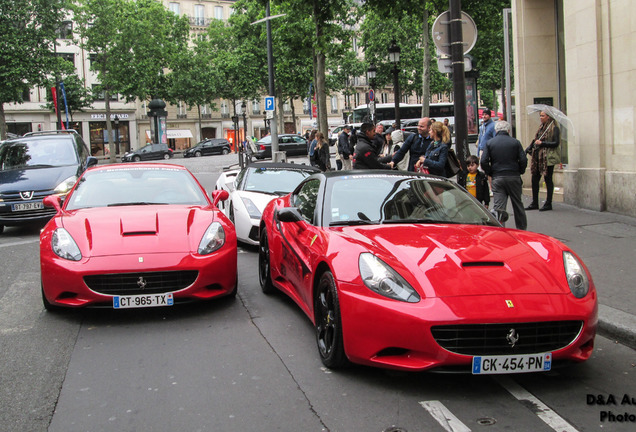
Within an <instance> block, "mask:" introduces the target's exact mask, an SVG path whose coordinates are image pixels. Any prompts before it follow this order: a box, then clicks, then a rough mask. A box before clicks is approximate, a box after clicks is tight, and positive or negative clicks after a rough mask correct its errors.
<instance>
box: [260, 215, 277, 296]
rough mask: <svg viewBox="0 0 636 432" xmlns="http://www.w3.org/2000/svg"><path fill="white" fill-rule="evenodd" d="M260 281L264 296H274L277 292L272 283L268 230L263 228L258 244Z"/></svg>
mask: <svg viewBox="0 0 636 432" xmlns="http://www.w3.org/2000/svg"><path fill="white" fill-rule="evenodd" d="M258 281H259V282H260V284H261V290H262V291H263V293H264V294H273V293H274V291H275V288H274V284H273V283H272V274H271V271H270V261H269V242H268V241H267V230H266V229H265V227H263V228H261V235H260V241H259V243H258Z"/></svg>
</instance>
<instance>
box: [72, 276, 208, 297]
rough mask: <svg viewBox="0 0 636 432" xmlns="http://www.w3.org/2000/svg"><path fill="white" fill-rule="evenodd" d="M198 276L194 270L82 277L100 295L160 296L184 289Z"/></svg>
mask: <svg viewBox="0 0 636 432" xmlns="http://www.w3.org/2000/svg"><path fill="white" fill-rule="evenodd" d="M198 275H199V272H198V271H196V270H183V271H166V272H148V273H119V274H100V275H90V276H84V283H86V285H87V286H88V287H89V288H90V289H91V290H93V291H95V292H97V293H100V294H107V295H135V294H160V293H165V292H172V291H178V290H181V289H184V288H186V287H188V286H190V285H192V284H193V283H194V281H195V280H196V279H197V276H198Z"/></svg>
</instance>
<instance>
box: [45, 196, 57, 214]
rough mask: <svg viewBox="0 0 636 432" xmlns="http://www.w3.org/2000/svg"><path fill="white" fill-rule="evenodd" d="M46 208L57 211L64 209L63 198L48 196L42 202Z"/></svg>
mask: <svg viewBox="0 0 636 432" xmlns="http://www.w3.org/2000/svg"><path fill="white" fill-rule="evenodd" d="M42 204H44V207H53V208H54V209H55V210H56V211H58V212H59V211H60V210H61V209H62V197H61V196H59V195H47V196H45V197H44V199H43V200H42Z"/></svg>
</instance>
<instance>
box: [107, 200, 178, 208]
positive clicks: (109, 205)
mask: <svg viewBox="0 0 636 432" xmlns="http://www.w3.org/2000/svg"><path fill="white" fill-rule="evenodd" d="M165 204H166V203H157V202H145V201H137V202H123V203H113V204H108V207H122V206H135V205H165Z"/></svg>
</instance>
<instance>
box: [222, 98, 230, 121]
mask: <svg viewBox="0 0 636 432" xmlns="http://www.w3.org/2000/svg"><path fill="white" fill-rule="evenodd" d="M221 117H223V118H229V117H230V107H229V106H228V104H227V101H224V100H223V101H221Z"/></svg>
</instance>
